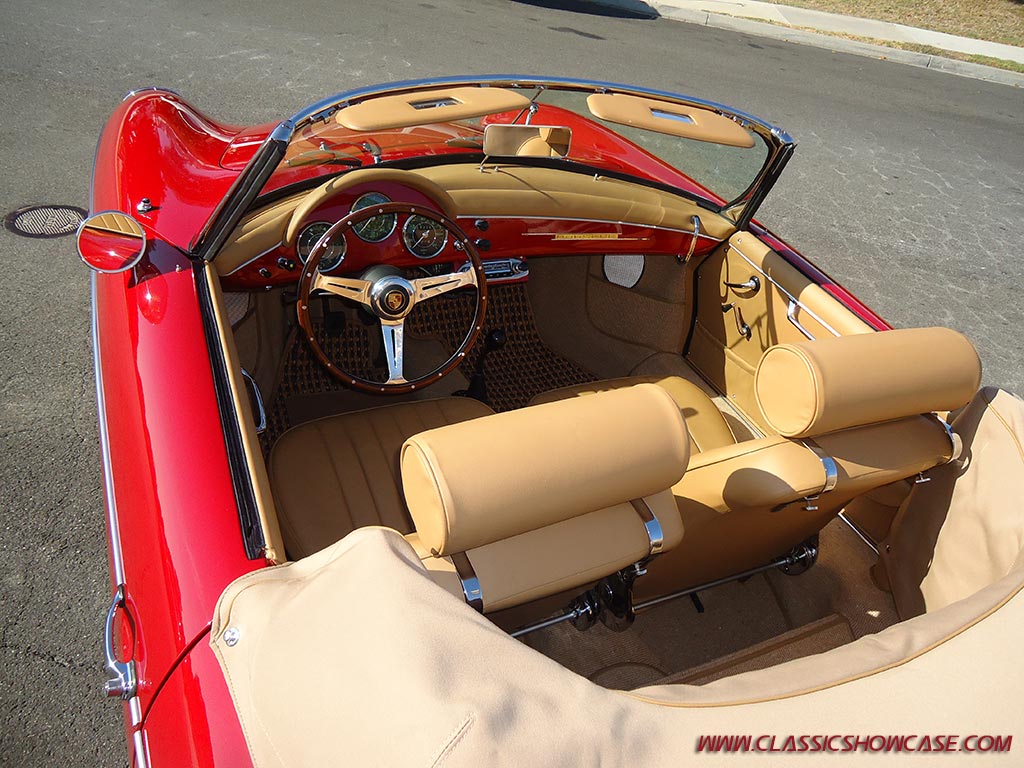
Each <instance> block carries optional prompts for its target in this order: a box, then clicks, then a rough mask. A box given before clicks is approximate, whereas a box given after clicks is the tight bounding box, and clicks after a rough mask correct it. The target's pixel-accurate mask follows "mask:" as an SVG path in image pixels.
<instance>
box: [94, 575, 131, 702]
mask: <svg viewBox="0 0 1024 768" xmlns="http://www.w3.org/2000/svg"><path fill="white" fill-rule="evenodd" d="M125 605H126V597H125V591H124V584H118V585H117V591H116V592H115V593H114V599H113V601H112V602H111V603H110V609H109V610H108V611H107V621H106V626H105V628H104V630H105V631H104V637H103V651H104V655H105V656H106V657H107V658H106V669H107V672H109V673H110V677H108V678H107V679H106V680H105V681H104V682H103V692H104V693H105V694H106V695H107V696H109V697H114V696H117V697H119V698H121V699H124V700H128V699H130V698H132V697H133V696H135V694H136V693H137V692H138V689H139V682H138V678H137V677H136V675H135V662H134V661H118V659H117V654H115V653H114V619H115V618H116V616H117V611H118V610H119V609H121V608H124V607H125Z"/></svg>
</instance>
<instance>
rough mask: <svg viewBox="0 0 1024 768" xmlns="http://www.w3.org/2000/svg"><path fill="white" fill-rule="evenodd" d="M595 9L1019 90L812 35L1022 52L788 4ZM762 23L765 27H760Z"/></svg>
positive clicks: (619, 0) (1014, 56) (752, 1)
mask: <svg viewBox="0 0 1024 768" xmlns="http://www.w3.org/2000/svg"><path fill="white" fill-rule="evenodd" d="M594 1H595V2H596V3H598V4H600V5H606V6H611V7H615V8H621V9H625V10H630V11H634V12H641V13H643V12H648V13H650V12H653V13H656V14H658V15H659V16H662V17H665V18H669V19H675V20H677V21H685V22H689V23H693V24H702V25H705V26H712V27H719V28H724V29H731V30H735V31H738V32H746V33H748V34H755V35H760V36H764V37H773V38H776V39H782V40H787V41H791V42H797V43H803V44H807V45H815V46H818V47H824V48H830V49H832V50H837V51H843V52H846V53H854V54H858V55H862V56H871V57H873V58H885V59H891V60H893V61H898V62H902V63H905V64H912V65H914V66H920V67H926V68H928V69H939V70H942V71H946V72H952V73H954V74H958V75H965V76H967V77H975V78H978V79H982V80H991V81H994V82H1001V83H1005V84H1007V85H1015V86H1024V75H1022V74H1020V73H1017V72H1012V71H1009V70H1002V69H997V68H995V67H987V66H984V65H981V64H974V63H972V62H966V61H959V60H957V59H949V58H945V57H942V56H933V55H931V54H927V53H918V52H916V51H905V50H902V49H900V48H888V47H885V46H882V45H875V44H872V43H865V42H861V41H857V40H849V39H846V38H842V37H832V36H828V35H823V34H818V33H817V32H816V31H808V30H818V31H820V32H825V33H828V32H831V33H839V34H844V35H854V36H856V37H865V38H872V39H875V40H888V41H893V42H900V43H915V44H918V45H927V46H931V47H933V48H940V49H942V50H946V51H955V52H958V53H965V54H973V55H978V56H989V57H992V58H997V59H1006V60H1009V61H1014V62H1017V63H1020V64H1024V48H1020V47H1017V46H1013V45H1005V44H1003V43H992V42H988V41H985V40H976V39H974V38H970V37H959V36H957V35H948V34H946V33H944V32H933V31H931V30H927V29H918V28H917V27H908V26H905V25H903V24H893V23H891V22H887V21H877V20H875V19H862V18H857V17H855V16H843V15H840V14H836V13H826V12H824V11H814V10H809V9H807V8H795V7H793V6H790V5H776V4H774V3H765V2H759V1H758V0H664V1H662V2H655V1H654V0H652V1H651V2H644V1H643V0H594ZM766 22H767V23H766Z"/></svg>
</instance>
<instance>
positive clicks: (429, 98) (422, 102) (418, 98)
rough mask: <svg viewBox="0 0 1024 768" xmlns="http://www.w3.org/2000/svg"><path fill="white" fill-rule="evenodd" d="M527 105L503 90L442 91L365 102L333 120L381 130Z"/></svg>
mask: <svg viewBox="0 0 1024 768" xmlns="http://www.w3.org/2000/svg"><path fill="white" fill-rule="evenodd" d="M529 105H530V100H529V99H528V98H527V97H526V96H523V95H522V94H519V93H516V92H515V91H507V90H505V89H504V88H442V89H439V90H434V91H417V92H415V93H403V94H399V95H397V96H382V97H381V98H379V99H369V100H368V101H364V102H361V103H359V104H353V105H352V106H351V107H345V109H342V110H341V111H339V112H338V114H337V115H336V117H335V119H336V120H337V121H338V123H339V124H341V125H343V126H344V127H346V128H348V129H349V130H352V131H384V130H387V129H389V128H409V127H411V126H414V125H424V124H427V123H447V122H451V121H452V120H468V119H470V118H474V117H483V116H485V115H494V114H497V113H498V112H511V111H512V110H518V109H526V108H527V107H528V106H529Z"/></svg>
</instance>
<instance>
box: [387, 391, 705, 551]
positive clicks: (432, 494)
mask: <svg viewBox="0 0 1024 768" xmlns="http://www.w3.org/2000/svg"><path fill="white" fill-rule="evenodd" d="M688 460H689V436H688V434H687V432H686V425H685V424H684V423H683V419H682V416H681V415H680V413H679V408H678V406H676V404H675V402H674V401H673V400H672V398H671V397H670V396H669V395H668V394H667V393H666V392H665V391H664V390H663V389H661V388H660V387H656V386H654V385H652V384H641V385H638V386H635V387H629V388H626V389H620V390H615V391H612V392H601V393H598V394H595V395H592V396H590V397H581V398H576V399H572V400H564V401H560V402H556V403H548V404H545V405H537V406H532V407H530V408H523V409H521V410H518V411H511V412H509V413H500V414H497V415H495V416H486V417H484V418H480V419H475V420H473V421H467V422H463V423H461V424H453V425H451V426H447V427H441V428H440V429H433V430H430V431H428V432H422V433H420V434H418V435H415V436H414V437H411V438H409V439H408V440H406V442H405V445H403V446H402V457H401V467H402V486H403V488H404V490H405V501H406V504H407V506H408V507H409V511H410V513H412V518H413V521H414V522H415V524H416V530H417V532H418V533H419V535H420V538H421V540H422V541H423V544H424V546H426V547H427V548H428V549H429V550H432V551H434V552H436V553H438V554H441V555H447V554H451V553H453V552H464V551H466V550H467V549H472V548H474V547H480V546H483V545H485V544H489V543H491V542H494V541H498V540H499V539H506V538H509V537H510V536H516V535H518V534H521V533H525V532H526V531H531V530H534V529H537V528H542V527H544V526H546V525H552V524H554V523H557V522H560V521H562V520H568V519H570V518H573V517H577V516H579V515H583V514H586V513H588V512H593V511H595V510H599V509H604V508H606V507H611V506H614V505H616V504H621V503H623V502H627V501H630V500H632V499H639V498H642V497H645V496H651V495H653V494H656V493H659V492H660V491H664V490H665V489H667V488H670V487H671V486H672V485H674V484H675V483H676V482H678V481H679V479H680V478H681V477H682V476H683V472H684V471H685V469H686V463H687V461H688Z"/></svg>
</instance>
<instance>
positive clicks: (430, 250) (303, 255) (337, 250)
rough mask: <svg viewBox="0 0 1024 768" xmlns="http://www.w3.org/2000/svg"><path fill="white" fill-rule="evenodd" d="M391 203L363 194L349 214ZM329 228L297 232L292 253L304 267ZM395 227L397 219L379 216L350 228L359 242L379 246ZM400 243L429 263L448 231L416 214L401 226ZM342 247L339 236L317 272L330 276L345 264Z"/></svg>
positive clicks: (378, 195) (325, 223) (323, 225)
mask: <svg viewBox="0 0 1024 768" xmlns="http://www.w3.org/2000/svg"><path fill="white" fill-rule="evenodd" d="M390 202H391V198H389V197H388V196H387V195H384V194H382V193H380V192H367V193H366V194H364V195H360V196H359V197H358V198H357V199H356V201H355V202H354V203H352V213H355V212H356V211H361V210H363V209H364V208H371V207H373V206H375V205H385V204H387V203H390ZM331 226H333V225H332V224H331V222H328V221H314V222H312V223H311V224H307V225H306V226H305V227H304V228H303V229H302V231H301V232H299V237H298V241H297V242H296V245H295V251H296V253H297V254H298V257H299V258H300V259H301V260H302V263H303V264H305V263H306V262H307V261H308V260H309V255H310V254H311V253H312V252H313V248H315V247H316V244H317V243H318V242H320V239H321V238H322V237H323V236H324V235H325V234H326V233H327V230H329V229H330V228H331ZM397 227H398V215H397V214H395V213H382V214H379V215H377V216H370V217H369V218H366V219H363V220H362V221H360V222H359V223H358V224H354V225H353V226H352V231H353V232H355V233H356V235H357V236H358V237H359V239H360V240H363V241H364V242H367V243H380V242H383V241H384V240H386V239H388V238H389V237H391V235H392V234H393V233H394V231H395V229H396V228H397ZM402 242H403V243H404V244H405V247H406V248H407V249H408V250H409V252H410V253H411V254H413V255H414V256H415V257H416V258H418V259H432V258H434V257H435V256H437V255H438V254H440V253H441V251H443V250H444V248H445V246H446V245H447V244H448V230H447V228H446V227H445V226H444V225H443V224H441V223H440V222H438V221H435V220H434V219H432V218H430V217H428V216H422V215H420V214H413V215H411V216H409V218H408V219H406V221H405V224H404V225H403V226H402ZM345 251H346V243H345V237H344V235H340V236H339V237H338V238H337V239H336V240H335V241H334V242H333V243H331V245H330V247H329V248H328V249H327V253H325V254H324V255H323V257H322V258H321V259H320V266H319V270H320V271H321V272H330V271H331V270H333V269H337V268H338V267H339V266H341V263H342V262H343V261H344V260H345Z"/></svg>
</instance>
